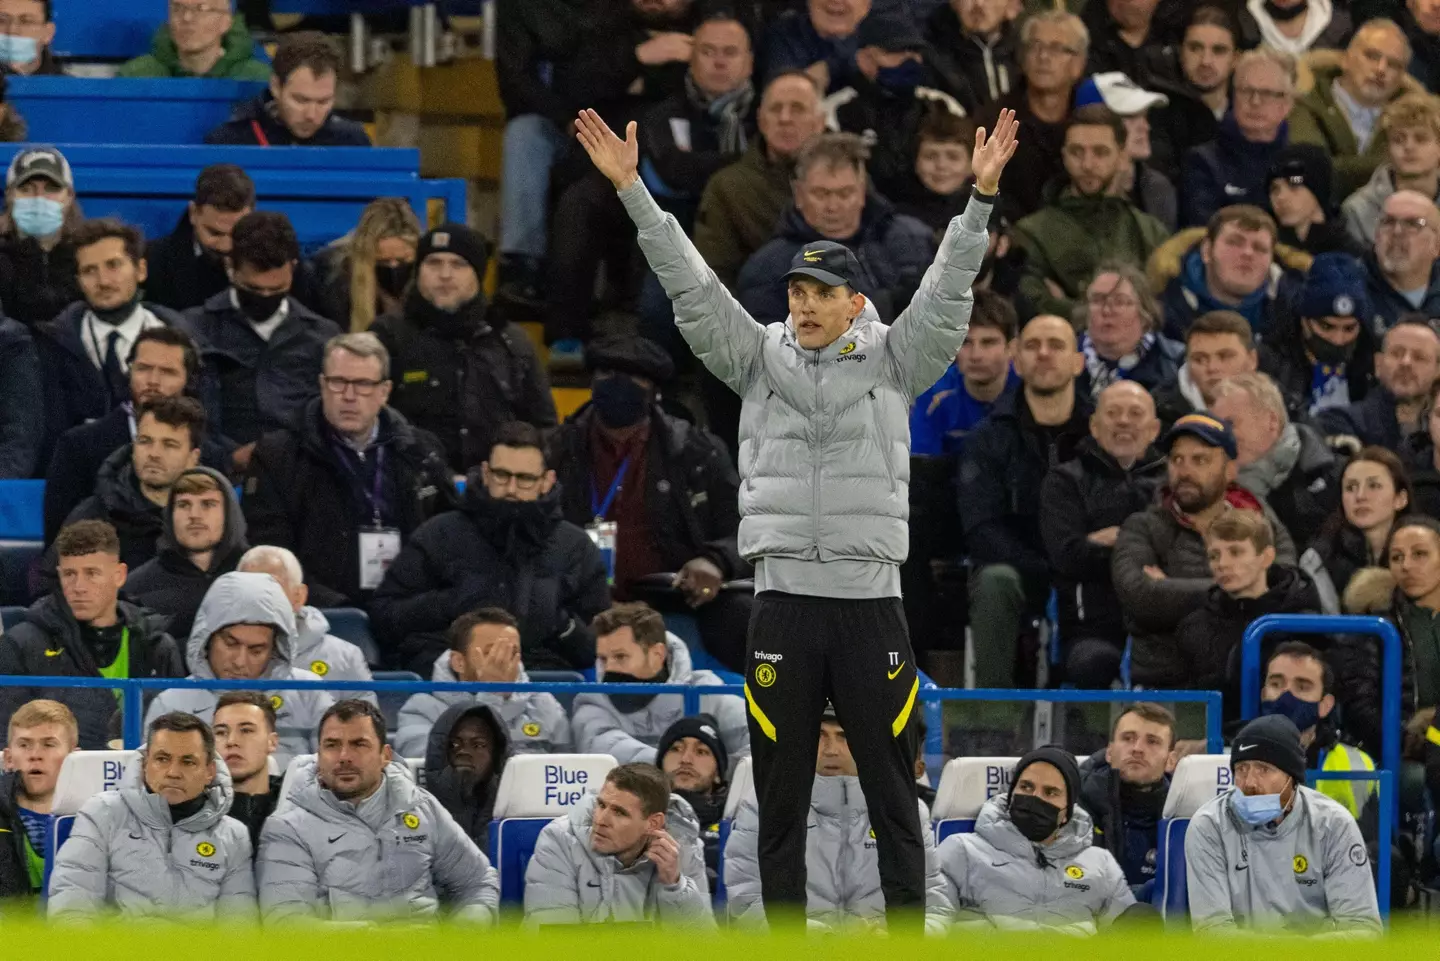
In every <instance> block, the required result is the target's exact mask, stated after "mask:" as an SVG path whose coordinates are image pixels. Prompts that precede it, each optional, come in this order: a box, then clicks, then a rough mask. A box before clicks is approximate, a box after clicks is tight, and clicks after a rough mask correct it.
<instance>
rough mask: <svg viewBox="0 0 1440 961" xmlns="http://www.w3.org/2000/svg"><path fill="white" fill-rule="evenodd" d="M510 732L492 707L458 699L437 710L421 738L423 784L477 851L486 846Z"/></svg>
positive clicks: (487, 847) (485, 848)
mask: <svg viewBox="0 0 1440 961" xmlns="http://www.w3.org/2000/svg"><path fill="white" fill-rule="evenodd" d="M509 759H510V738H509V736H508V735H507V734H506V733H505V725H504V723H502V722H501V720H500V718H499V716H498V715H497V714H496V713H495V711H494V709H493V708H491V707H490V706H488V705H485V704H475V705H465V704H457V705H455V706H454V707H452V708H450V709H448V710H447V711H446V712H445V713H444V714H441V715H440V717H439V719H438V720H437V721H436V722H435V726H434V727H433V728H431V729H430V735H429V737H428V739H427V741H426V744H425V787H426V788H427V789H428V790H429V791H430V793H431V794H433V795H435V800H437V801H439V802H440V803H441V804H442V805H444V807H445V810H447V811H449V812H450V816H451V817H453V818H454V819H455V823H456V824H458V825H460V829H461V830H462V831H464V832H465V833H466V834H468V835H469V836H470V840H472V841H474V842H475V846H476V847H478V848H479V849H480V850H482V851H488V850H490V820H491V816H492V814H493V813H494V811H495V795H496V793H497V792H498V791H499V790H500V777H501V775H503V774H504V773H505V762H506V761H508V760H509Z"/></svg>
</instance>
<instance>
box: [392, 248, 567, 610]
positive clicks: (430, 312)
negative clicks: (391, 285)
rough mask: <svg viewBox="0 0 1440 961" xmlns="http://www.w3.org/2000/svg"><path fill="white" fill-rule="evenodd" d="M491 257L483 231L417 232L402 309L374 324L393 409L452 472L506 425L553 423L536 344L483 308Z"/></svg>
mask: <svg viewBox="0 0 1440 961" xmlns="http://www.w3.org/2000/svg"><path fill="white" fill-rule="evenodd" d="M488 257H489V245H488V244H487V243H486V242H485V238H484V237H483V236H481V234H480V232H479V231H476V230H472V229H470V228H469V227H466V226H464V225H462V224H442V225H440V226H439V227H436V228H435V229H434V230H432V231H430V232H429V233H428V234H426V235H425V236H424V237H421V238H420V246H419V247H418V248H417V249H416V251H415V263H416V268H415V282H414V283H413V284H411V286H410V291H409V293H408V294H406V297H405V305H404V309H403V311H402V312H401V313H399V314H389V315H387V316H385V317H381V318H380V319H379V320H377V321H375V326H374V327H373V328H372V329H373V331H374V333H375V336H376V337H379V338H380V342H381V343H382V344H384V345H385V348H386V350H388V351H389V352H390V365H391V366H392V367H393V368H394V370H395V371H396V372H397V373H396V376H395V378H394V381H395V390H394V394H393V395H392V396H391V398H390V403H391V405H392V406H393V407H394V408H395V409H396V410H398V411H399V412H400V413H401V414H403V415H404V416H405V418H406V419H407V420H408V421H409V422H410V423H411V424H413V425H414V426H415V427H417V428H419V429H421V430H425V431H429V432H430V433H431V434H433V435H435V437H437V438H438V439H439V440H440V442H441V444H443V445H444V448H445V458H446V460H447V461H448V462H449V464H450V469H451V471H453V472H454V473H456V474H464V473H465V472H467V471H469V470H470V469H471V468H473V467H474V466H475V465H476V464H478V463H480V462H481V461H482V460H484V459H485V456H486V454H487V453H489V451H490V447H491V445H492V444H493V443H494V441H495V437H496V435H497V433H498V432H499V430H500V427H501V426H502V425H503V424H505V423H507V422H509V421H516V420H518V421H523V422H525V423H527V424H533V425H535V426H536V427H539V428H542V429H543V428H548V427H554V426H555V423H556V418H555V401H554V400H553V399H552V398H551V396H550V382H549V381H548V380H547V379H546V377H545V371H544V370H543V369H542V368H541V367H540V362H539V360H538V359H537V358H536V356H535V349H534V348H533V347H532V346H531V345H530V341H529V340H528V339H527V338H526V337H525V334H524V333H522V332H521V331H520V329H519V328H518V327H513V326H511V325H509V324H507V323H504V322H503V321H502V320H498V319H494V318H492V317H491V316H490V314H489V313H488V312H487V308H486V303H485V294H484V293H483V291H482V290H481V286H482V284H481V281H482V278H484V276H485V265H486V261H487V259H488ZM576 281H577V282H578V278H576ZM457 613H458V612H457ZM447 623H448V622H447Z"/></svg>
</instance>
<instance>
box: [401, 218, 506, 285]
mask: <svg viewBox="0 0 1440 961" xmlns="http://www.w3.org/2000/svg"><path fill="white" fill-rule="evenodd" d="M431 254H454V255H455V256H457V257H459V258H461V259H462V260H464V261H465V262H466V263H467V264H469V265H470V266H471V267H473V268H474V269H475V273H477V274H479V275H480V276H481V277H484V276H485V264H486V262H487V261H489V259H490V242H489V241H487V240H486V239H485V235H484V234H482V233H481V232H480V231H478V230H475V229H474V228H471V227H467V226H465V225H464V224H441V225H440V226H438V227H436V228H435V229H434V230H432V231H430V232H429V233H428V234H426V235H425V236H423V237H421V238H420V246H419V247H417V248H416V250H415V263H417V264H422V263H424V262H425V258H426V257H429V256H430V255H431Z"/></svg>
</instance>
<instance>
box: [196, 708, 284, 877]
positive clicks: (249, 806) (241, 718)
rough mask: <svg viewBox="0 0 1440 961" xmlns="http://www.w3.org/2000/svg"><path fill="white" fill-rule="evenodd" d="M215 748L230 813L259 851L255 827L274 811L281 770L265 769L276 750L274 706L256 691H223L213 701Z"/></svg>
mask: <svg viewBox="0 0 1440 961" xmlns="http://www.w3.org/2000/svg"><path fill="white" fill-rule="evenodd" d="M211 727H212V729H213V730H214V732H215V752H216V753H217V754H219V755H220V760H222V761H224V762H225V767H226V769H227V770H228V771H229V772H230V784H231V787H232V788H233V789H234V791H235V799H234V800H233V801H231V802H230V816H231V817H232V818H234V819H235V820H237V821H239V822H240V823H241V824H243V825H245V827H246V828H247V829H248V830H249V831H250V847H251V850H252V851H258V850H259V849H260V829H261V828H262V827H264V826H265V819H266V818H268V817H269V816H270V815H272V814H274V813H275V805H276V804H277V803H279V801H280V788H281V787H282V786H283V785H284V783H285V777H284V774H283V773H282V774H279V775H273V774H271V773H270V758H271V757H272V756H274V754H275V752H276V751H277V750H279V748H280V738H279V735H277V734H276V733H275V708H274V707H273V706H272V705H271V703H270V698H269V697H268V696H266V695H265V694H264V693H262V692H260V691H229V692H227V693H225V694H222V695H220V700H219V701H217V702H216V704H215V721H214V723H213V724H212V726H211Z"/></svg>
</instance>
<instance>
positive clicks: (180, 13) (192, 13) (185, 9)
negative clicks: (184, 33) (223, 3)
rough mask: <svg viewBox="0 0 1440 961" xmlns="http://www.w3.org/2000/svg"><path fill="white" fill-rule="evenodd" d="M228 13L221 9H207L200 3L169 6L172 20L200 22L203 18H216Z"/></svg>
mask: <svg viewBox="0 0 1440 961" xmlns="http://www.w3.org/2000/svg"><path fill="white" fill-rule="evenodd" d="M228 12H229V11H227V10H226V9H225V8H223V7H207V6H205V5H204V4H202V3H172V4H170V17H171V19H174V20H200V19H203V18H205V17H218V16H220V15H221V14H223V13H228Z"/></svg>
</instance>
